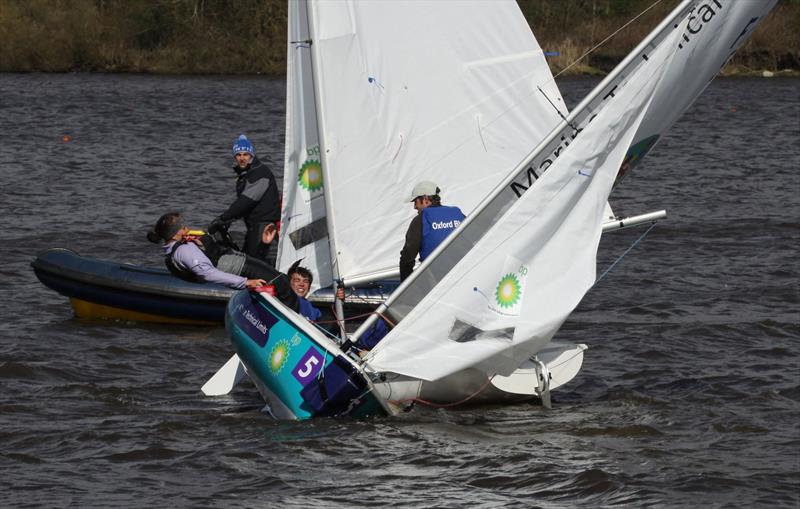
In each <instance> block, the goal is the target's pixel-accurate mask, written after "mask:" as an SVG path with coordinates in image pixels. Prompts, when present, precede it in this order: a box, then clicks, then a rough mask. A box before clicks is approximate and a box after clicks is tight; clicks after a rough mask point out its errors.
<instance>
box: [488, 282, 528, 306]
mask: <svg viewBox="0 0 800 509" xmlns="http://www.w3.org/2000/svg"><path fill="white" fill-rule="evenodd" d="M494 295H495V299H496V300H497V304H498V305H499V306H500V307H502V308H510V307H511V306H513V305H514V304H516V303H517V302H518V301H519V298H520V296H521V295H522V287H521V286H520V284H519V279H517V276H516V274H513V273H510V274H506V275H505V276H503V277H502V278H501V279H500V282H499V283H497V289H496V290H495V292H494Z"/></svg>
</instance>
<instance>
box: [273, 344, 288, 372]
mask: <svg viewBox="0 0 800 509" xmlns="http://www.w3.org/2000/svg"><path fill="white" fill-rule="evenodd" d="M288 357H289V342H288V341H286V340H285V339H282V340H280V341H278V344H276V345H275V347H274V348H273V349H272V351H271V352H270V354H269V369H270V371H272V374H274V375H277V374H278V373H280V371H281V369H283V365H284V364H286V359H287V358H288Z"/></svg>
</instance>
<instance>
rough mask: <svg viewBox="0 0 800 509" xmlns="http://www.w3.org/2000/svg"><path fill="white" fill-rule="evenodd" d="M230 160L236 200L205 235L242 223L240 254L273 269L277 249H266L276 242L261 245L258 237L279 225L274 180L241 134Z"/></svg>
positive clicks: (251, 145)
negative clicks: (241, 251) (264, 263)
mask: <svg viewBox="0 0 800 509" xmlns="http://www.w3.org/2000/svg"><path fill="white" fill-rule="evenodd" d="M233 157H234V159H236V164H235V165H234V166H233V169H234V170H235V171H236V200H235V201H234V202H233V203H232V204H231V206H230V207H228V209H227V210H226V211H225V212H223V213H222V214H220V215H219V216H218V217H217V218H215V219H214V220H213V221H212V222H211V224H209V225H208V228H207V229H208V232H209V233H212V234H213V233H215V232H216V231H218V230H219V229H221V228H223V227H227V226H228V225H230V223H231V222H232V221H234V220H236V219H244V223H245V225H246V226H247V233H246V234H245V240H244V247H243V251H244V252H245V253H246V254H248V255H250V256H252V257H254V258H258V259H261V260H265V261H266V262H267V263H268V264H269V265H271V266H272V267H274V266H275V257H276V256H277V249H270V247H274V246H277V238H276V239H275V241H273V242H272V243H271V244H263V243H262V242H261V234H262V232H263V231H264V227H265V226H266V225H268V224H270V223H272V224H274V225H276V226H277V225H278V224H279V223H280V218H281V207H280V194H279V193H278V185H277V184H276V183H275V176H274V175H273V174H272V172H271V171H270V170H269V168H267V166H266V165H265V164H264V163H262V162H261V161H259V160H258V158H257V157H256V151H255V148H253V144H252V143H251V142H250V140H248V139H247V136H245V135H244V134H242V135H240V136H239V138H237V139H236V141H234V142H233Z"/></svg>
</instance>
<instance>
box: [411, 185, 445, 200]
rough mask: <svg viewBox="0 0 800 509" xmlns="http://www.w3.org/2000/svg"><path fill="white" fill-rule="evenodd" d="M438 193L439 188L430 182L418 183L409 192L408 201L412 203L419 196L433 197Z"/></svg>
mask: <svg viewBox="0 0 800 509" xmlns="http://www.w3.org/2000/svg"><path fill="white" fill-rule="evenodd" d="M440 192H441V191H439V186H437V185H436V184H434V183H433V182H431V181H430V180H423V181H422V182H418V183H417V185H415V186H414V189H412V190H411V200H410V201H414V200H416V199H417V198H418V197H420V196H433V195H435V194H439V193H440Z"/></svg>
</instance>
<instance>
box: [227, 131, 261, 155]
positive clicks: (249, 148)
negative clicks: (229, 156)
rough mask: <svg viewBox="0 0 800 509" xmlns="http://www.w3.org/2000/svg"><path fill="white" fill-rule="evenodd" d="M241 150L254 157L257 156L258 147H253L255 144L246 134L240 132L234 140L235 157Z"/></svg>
mask: <svg viewBox="0 0 800 509" xmlns="http://www.w3.org/2000/svg"><path fill="white" fill-rule="evenodd" d="M239 152H247V153H248V154H250V155H251V156H253V157H255V156H256V149H255V148H253V144H252V143H250V140H248V139H247V136H245V135H244V134H240V135H239V137H238V138H236V141H234V142H233V157H236V154H238V153H239Z"/></svg>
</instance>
